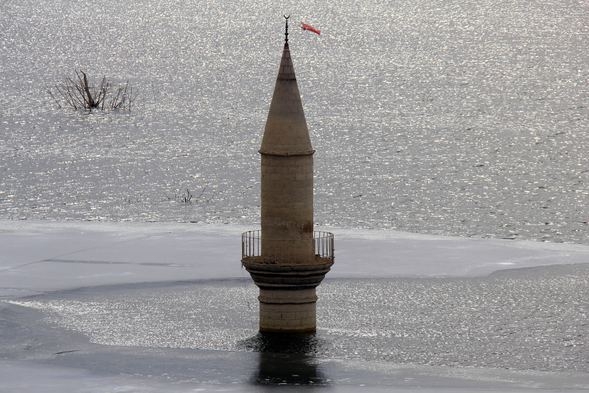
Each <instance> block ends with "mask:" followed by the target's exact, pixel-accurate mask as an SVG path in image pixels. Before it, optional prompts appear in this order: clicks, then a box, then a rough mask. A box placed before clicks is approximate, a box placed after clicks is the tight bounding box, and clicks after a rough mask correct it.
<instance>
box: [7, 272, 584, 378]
mask: <svg viewBox="0 0 589 393" xmlns="http://www.w3.org/2000/svg"><path fill="white" fill-rule="evenodd" d="M256 292H257V291H256V288H255V287H254V286H253V285H251V284H249V283H245V282H241V281H235V282H208V283H195V284H193V285H178V286H172V287H155V286H146V287H141V288H137V289H131V290H129V289H127V290H124V291H121V292H117V291H108V292H100V291H98V292H96V293H89V294H84V293H73V294H72V295H70V296H71V298H68V297H69V296H68V295H66V296H65V297H64V296H63V295H60V296H59V298H54V299H51V298H50V297H48V296H45V297H41V298H36V299H30V300H24V301H20V302H17V303H18V304H23V305H25V306H28V307H35V308H39V309H42V310H44V311H45V312H47V313H48V315H49V319H50V320H51V321H52V322H53V323H57V324H58V325H60V326H62V327H64V328H67V329H71V330H74V331H77V332H81V333H83V334H85V335H87V336H89V337H90V340H91V341H93V342H96V343H100V344H105V345H122V346H139V347H168V348H193V349H212V350H230V351H260V352H264V353H276V352H279V353H283V354H291V355H293V356H295V358H296V359H298V358H301V357H302V358H303V360H305V359H307V358H309V359H311V360H312V359H317V358H319V359H320V358H340V359H359V360H369V361H386V362H393V363H398V364H399V363H400V364H421V365H432V366H475V367H493V368H509V369H519V370H552V371H566V370H568V371H581V372H588V371H589V353H588V351H587V348H588V346H589V319H588V315H589V304H588V303H587V299H589V266H588V265H573V266H558V267H549V268H538V269H524V270H521V271H508V272H506V273H496V274H494V275H493V276H491V277H488V278H480V279H382V280H358V279H349V280H328V281H326V282H325V283H324V284H322V286H321V287H320V293H319V298H320V302H319V304H318V326H319V331H318V333H317V335H316V336H314V337H310V338H306V339H305V341H304V342H302V344H301V341H296V342H295V341H292V340H287V341H286V342H284V341H278V342H277V341H276V340H274V341H273V340H267V339H265V338H264V337H263V336H260V335H257V333H256V330H257V305H256V304H252V301H253V300H254V299H255V298H256ZM295 358H293V359H295ZM296 359H295V360H296ZM266 360H268V359H266V358H264V359H261V361H264V362H266ZM291 360H292V359H291ZM299 360H300V359H299ZM293 361H294V360H293ZM308 363H309V362H308V361H303V362H302V364H307V365H308ZM318 378H319V377H318Z"/></svg>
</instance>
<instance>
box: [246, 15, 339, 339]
mask: <svg viewBox="0 0 589 393" xmlns="http://www.w3.org/2000/svg"><path fill="white" fill-rule="evenodd" d="M285 18H286V31H285V42H284V48H283V51H282V59H281V61H280V68H279V71H278V77H277V79H276V85H275V87H274V95H273V96H272V102H271V104H270V111H269V113H268V119H267V121H266V127H265V130H264V137H263V139H262V146H261V148H260V151H259V152H260V155H261V157H262V176H261V181H262V201H261V208H262V209H261V210H262V220H261V221H262V230H261V233H260V232H259V231H250V232H246V233H244V234H243V235H242V260H241V261H242V264H243V266H244V267H245V268H246V269H247V271H248V272H249V273H250V274H251V276H252V278H253V280H254V282H255V283H256V285H257V286H258V287H259V288H260V296H259V298H258V299H259V301H260V331H261V332H285V333H286V332H290V333H296V332H314V331H315V329H316V311H315V310H316V301H317V296H316V294H315V288H316V287H317V285H319V283H321V281H322V280H323V277H324V276H325V274H326V273H327V272H328V271H329V269H330V267H331V265H332V264H333V261H334V258H333V235H332V234H331V233H327V232H314V231H313V153H314V152H315V151H314V150H313V147H312V146H311V139H310V138H309V131H308V129H307V122H306V120H305V114H304V112H303V105H302V103H301V97H300V94H299V88H298V86H297V80H296V77H295V72H294V67H293V64H292V60H291V57H290V49H289V46H288V17H285Z"/></svg>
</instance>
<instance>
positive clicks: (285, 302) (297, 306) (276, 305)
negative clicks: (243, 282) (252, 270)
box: [258, 288, 317, 333]
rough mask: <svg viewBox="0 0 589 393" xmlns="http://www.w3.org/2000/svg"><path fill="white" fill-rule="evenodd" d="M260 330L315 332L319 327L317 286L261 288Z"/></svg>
mask: <svg viewBox="0 0 589 393" xmlns="http://www.w3.org/2000/svg"><path fill="white" fill-rule="evenodd" d="M258 299H259V300H260V332H262V333H314V332H315V330H316V327H317V321H316V304H317V295H315V288H312V289H304V290H286V291H283V290H267V289H260V296H259V297H258Z"/></svg>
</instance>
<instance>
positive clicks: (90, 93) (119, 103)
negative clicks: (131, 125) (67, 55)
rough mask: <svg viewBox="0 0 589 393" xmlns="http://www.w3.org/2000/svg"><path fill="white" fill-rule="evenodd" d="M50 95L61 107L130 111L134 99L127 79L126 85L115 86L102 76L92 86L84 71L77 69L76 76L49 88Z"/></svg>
mask: <svg viewBox="0 0 589 393" xmlns="http://www.w3.org/2000/svg"><path fill="white" fill-rule="evenodd" d="M47 91H48V93H49V95H50V96H51V98H53V100H54V101H55V103H56V104H57V106H58V107H59V108H63V107H64V106H65V107H70V108H73V109H76V110H77V109H85V110H89V111H92V110H93V109H100V110H125V111H130V110H131V106H132V104H133V101H134V96H133V89H132V88H131V87H130V86H129V82H128V81H127V82H126V83H125V84H124V85H120V86H116V87H114V86H113V85H112V84H111V82H110V81H109V80H108V79H106V77H102V80H101V81H100V83H99V84H98V85H95V86H92V85H90V84H89V82H88V76H87V75H86V73H85V72H84V71H81V70H80V71H77V70H76V76H75V77H73V78H72V77H66V78H65V79H64V81H63V82H62V83H59V84H56V85H55V86H53V87H50V88H48V89H47Z"/></svg>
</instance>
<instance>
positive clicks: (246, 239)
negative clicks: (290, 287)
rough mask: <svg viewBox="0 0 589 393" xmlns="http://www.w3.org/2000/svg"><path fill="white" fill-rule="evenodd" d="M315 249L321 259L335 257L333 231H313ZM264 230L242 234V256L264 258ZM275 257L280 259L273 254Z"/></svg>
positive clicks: (243, 257)
mask: <svg viewBox="0 0 589 393" xmlns="http://www.w3.org/2000/svg"><path fill="white" fill-rule="evenodd" d="M313 249H314V254H315V256H316V257H318V258H321V259H328V260H331V261H333V259H334V237H333V233H331V232H325V231H314V232H313ZM262 257H263V256H262V231H260V230H259V229H258V230H254V231H247V232H243V233H242V234H241V258H242V260H243V259H247V258H262ZM273 259H280V258H279V256H273Z"/></svg>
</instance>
